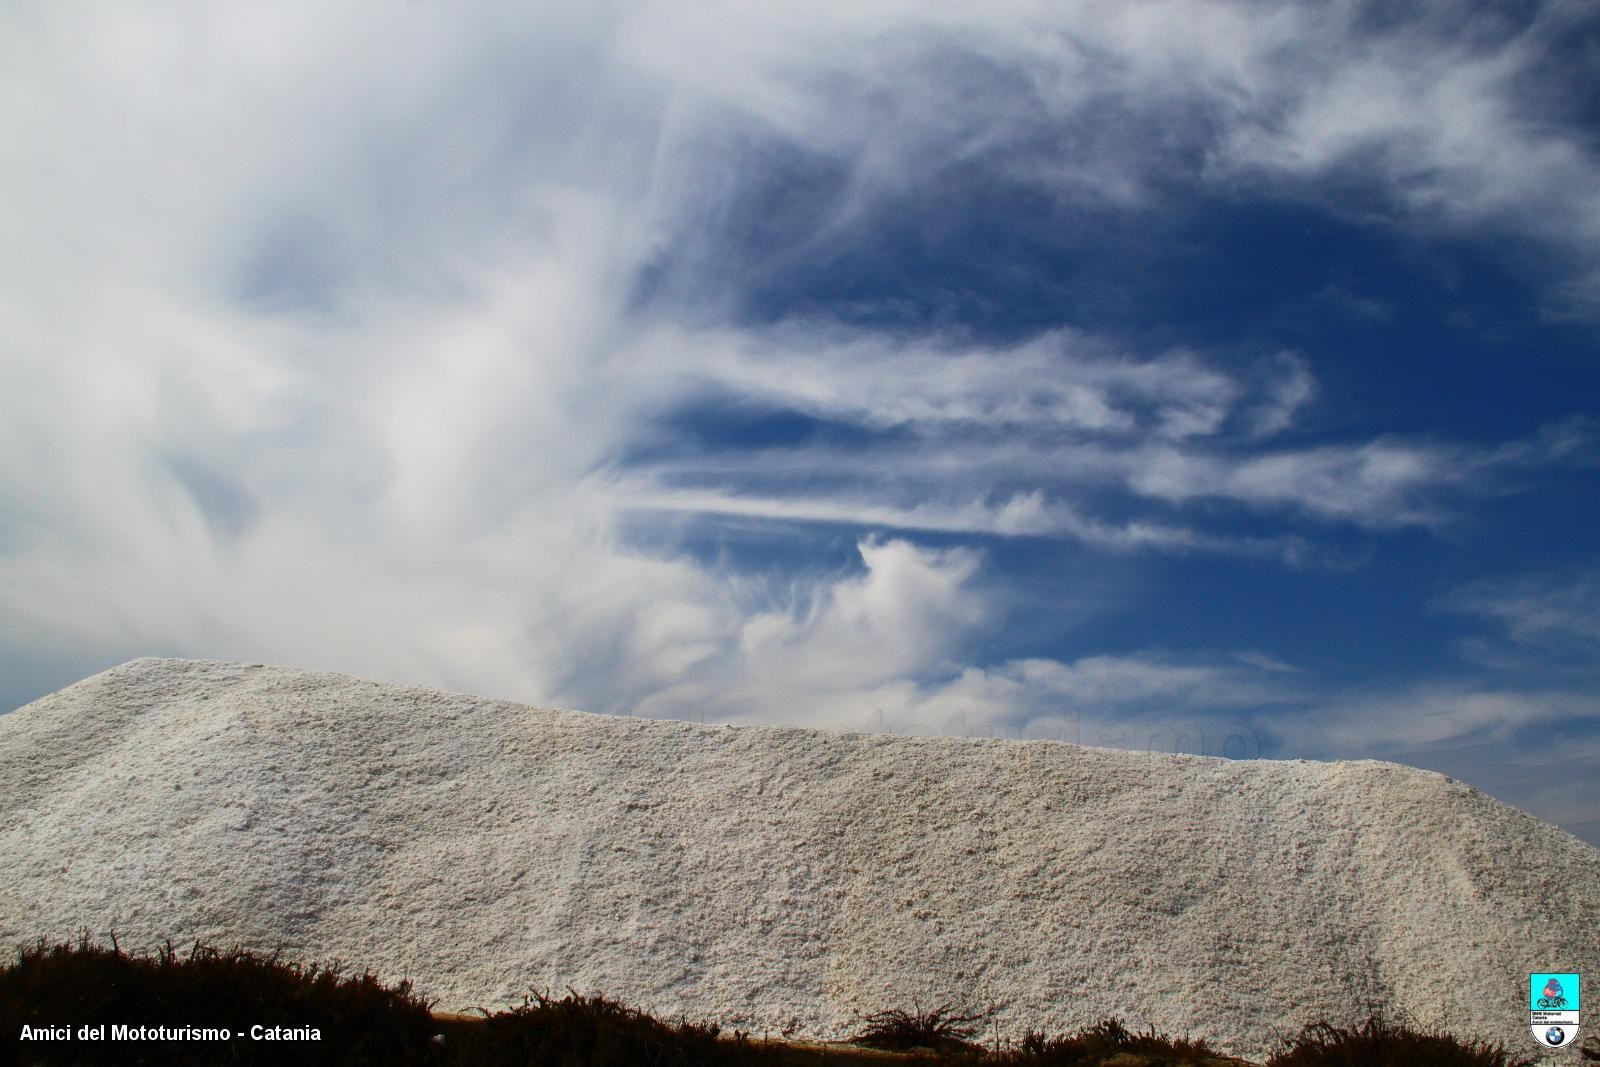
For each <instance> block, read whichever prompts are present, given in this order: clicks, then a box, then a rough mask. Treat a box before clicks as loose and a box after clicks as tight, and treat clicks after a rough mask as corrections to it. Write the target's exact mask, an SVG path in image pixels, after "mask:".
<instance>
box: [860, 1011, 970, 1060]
mask: <svg viewBox="0 0 1600 1067" xmlns="http://www.w3.org/2000/svg"><path fill="white" fill-rule="evenodd" d="M985 1017H986V1013H979V1014H976V1015H959V1014H957V1013H956V1012H955V1011H954V1009H952V1008H951V1007H950V1005H948V1004H945V1005H942V1006H940V1007H937V1008H934V1009H933V1010H932V1011H921V1010H914V1011H910V1012H904V1011H898V1010H895V1011H880V1012H878V1013H877V1014H875V1015H869V1016H867V1017H866V1018H865V1019H864V1020H862V1021H863V1023H864V1024H865V1025H864V1026H863V1027H862V1028H861V1030H860V1031H859V1032H857V1033H856V1034H855V1035H854V1036H852V1037H851V1038H850V1042H851V1043H852V1044H856V1045H865V1046H867V1047H868V1048H879V1049H887V1050H889V1051H892V1052H909V1051H911V1050H912V1049H919V1048H925V1049H933V1050H934V1051H936V1052H965V1051H973V1050H975V1049H976V1048H977V1046H976V1045H974V1044H973V1043H972V1041H971V1038H973V1037H974V1036H976V1035H977V1033H978V1028H977V1027H976V1026H974V1025H972V1024H974V1023H981V1022H982V1021H983V1019H984V1018H985Z"/></svg>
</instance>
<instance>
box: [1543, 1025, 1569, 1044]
mask: <svg viewBox="0 0 1600 1067" xmlns="http://www.w3.org/2000/svg"><path fill="white" fill-rule="evenodd" d="M1544 1039H1545V1040H1546V1041H1548V1042H1549V1043H1550V1044H1551V1045H1559V1044H1561V1042H1563V1041H1565V1040H1566V1039H1567V1032H1566V1031H1565V1030H1563V1029H1561V1027H1559V1026H1552V1027H1551V1028H1550V1029H1548V1030H1546V1031H1545V1032H1544Z"/></svg>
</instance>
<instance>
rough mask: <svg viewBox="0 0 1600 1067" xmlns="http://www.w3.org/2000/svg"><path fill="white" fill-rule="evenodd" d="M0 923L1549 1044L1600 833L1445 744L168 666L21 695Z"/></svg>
mask: <svg viewBox="0 0 1600 1067" xmlns="http://www.w3.org/2000/svg"><path fill="white" fill-rule="evenodd" d="M0 797H4V798H5V799H4V801H3V807H4V818H3V819H0V935H3V939H4V944H5V945H7V946H10V945H15V944H19V943H21V942H25V941H32V940H34V939H37V938H39V937H41V936H44V937H51V938H63V939H65V938H69V937H72V936H73V935H75V933H76V932H77V931H78V930H79V929H80V928H81V927H88V928H89V929H90V930H91V931H95V932H98V933H100V934H101V935H102V936H103V935H104V933H105V932H106V931H110V930H113V929H114V930H115V931H116V932H117V936H118V938H119V939H120V940H121V942H122V943H123V945H124V946H134V947H138V948H145V947H149V946H152V945H154V944H157V943H159V942H161V941H163V940H165V939H167V938H171V939H172V941H173V942H174V943H176V944H184V943H187V942H190V941H192V940H193V939H196V938H200V939H204V940H207V941H212V942H220V943H223V944H229V945H231V944H236V943H242V944H246V945H250V946H253V947H257V948H263V949H268V950H270V949H274V948H278V947H280V946H281V947H283V948H284V949H285V950H286V951H287V952H288V953H290V954H291V955H293V956H295V957H298V958H302V959H311V958H315V959H320V960H328V959H330V958H339V959H343V960H347V961H349V962H351V963H352V964H354V965H356V966H370V967H372V968H373V969H375V970H377V971H378V972H379V973H380V974H381V975H382V976H384V977H385V978H387V979H395V978H399V977H402V976H409V977H411V978H412V979H413V980H415V982H416V983H417V985H418V987H419V989H420V990H422V991H423V992H425V993H427V994H430V995H432V996H435V997H437V998H439V1005H438V1006H439V1007H440V1008H441V1009H459V1008H463V1007H466V1006H468V1005H483V1006H487V1007H491V1008H497V1007H503V1006H505V1005H506V1004H509V1003H513V1002H520V1000H521V994H522V993H523V992H525V991H527V990H528V988H529V987H530V986H532V987H537V988H540V989H551V990H560V989H562V988H564V987H566V986H568V985H571V986H575V987H577V988H579V989H582V990H600V991H604V992H606V993H608V994H610V995H613V996H618V997H621V998H623V999H625V1000H627V1001H629V1002H631V1003H634V1004H637V1005H639V1006H641V1007H646V1008H649V1009H651V1010H654V1011H656V1012H658V1013H664V1014H670V1015H674V1016H676V1015H678V1014H679V1013H687V1014H688V1015H689V1016H691V1017H700V1018H710V1019H715V1020H717V1021H720V1022H722V1023H723V1024H724V1025H725V1026H737V1027H740V1028H743V1029H748V1030H751V1031H753V1032H755V1033H756V1034H760V1033H761V1032H763V1031H772V1032H774V1033H776V1032H777V1031H779V1030H782V1029H786V1028H796V1029H797V1030H798V1032H799V1033H800V1034H804V1035H811V1036H819V1037H834V1036H840V1035H841V1033H842V1031H843V1030H844V1029H845V1028H847V1027H848V1026H849V1025H850V1024H851V1022H852V1021H853V1019H854V1018H855V1016H856V1014H857V1013H858V1012H869V1011H874V1010H878V1009H881V1008H886V1007H908V1008H909V1007H910V1006H912V1005H913V1004H914V1003H917V1004H920V1005H921V1006H923V1007H930V1006H933V1005H936V1004H941V1003H945V1002H947V1001H948V1002H952V1003H954V1004H956V1005H957V1006H958V1007H965V1008H979V1007H989V1006H996V1007H998V1012H997V1015H996V1021H997V1025H998V1027H999V1032H1001V1033H1009V1034H1013V1035H1015V1034H1017V1033H1019V1032H1020V1031H1021V1029H1022V1028H1024V1027H1035V1028H1045V1029H1050V1030H1066V1029H1071V1028H1075V1027H1078V1026H1081V1025H1085V1024H1088V1023H1090V1022H1093V1021H1095V1020H1097V1019H1099V1018H1102V1017H1104V1016H1108V1015H1115V1016H1118V1017H1120V1018H1122V1019H1123V1020H1125V1021H1127V1022H1129V1023H1131V1024H1135V1025H1138V1026H1141V1027H1142V1026H1145V1025H1153V1026H1155V1027H1156V1028H1157V1029H1159V1030H1162V1031H1165V1032H1169V1033H1172V1034H1179V1035H1181V1034H1190V1035H1193V1036H1196V1037H1204V1038H1206V1039H1207V1040H1209V1041H1211V1042H1212V1043H1213V1044H1216V1045H1220V1046H1222V1047H1224V1048H1227V1049H1231V1050H1233V1051H1235V1052H1238V1053H1240V1054H1244V1055H1256V1056H1259V1055H1260V1054H1261V1053H1262V1052H1263V1051H1264V1049H1265V1048H1266V1047H1267V1045H1268V1044H1270V1042H1271V1041H1272V1038H1273V1035H1274V1031H1275V1030H1292V1029H1294V1028H1296V1027H1298V1026H1299V1025H1300V1024H1301V1023H1304V1022H1307V1021H1311V1020H1314V1019H1318V1018H1323V1017H1328V1018H1333V1019H1343V1018H1347V1017H1352V1016H1356V1015H1361V1014H1364V1013H1365V1011H1366V1010H1367V1008H1368V1006H1369V1005H1374V1004H1376V1005H1383V1006H1385V1007H1386V1008H1387V1009H1388V1010H1389V1011H1391V1012H1400V1011H1404V1012H1407V1013H1409V1015H1410V1016H1411V1017H1412V1018H1414V1019H1416V1020H1418V1021H1421V1022H1424V1023H1436V1024H1441V1025H1445V1026H1448V1027H1449V1028H1451V1029H1452V1030H1453V1031H1455V1032H1457V1033H1459V1034H1462V1035H1469V1034H1470V1035H1476V1036H1483V1037H1487V1038H1491V1039H1496V1040H1501V1041H1504V1042H1506V1043H1507V1044H1508V1045H1511V1046H1512V1047H1516V1048H1523V1047H1526V1045H1527V1042H1528V1041H1529V1037H1528V1031H1527V1029H1526V1014H1525V1013H1526V1010H1527V1005H1526V1003H1525V1001H1524V999H1523V998H1524V995H1525V983H1526V980H1527V979H1526V976H1527V975H1528V974H1529V973H1530V972H1532V971H1580V972H1583V973H1584V974H1586V975H1595V976H1596V979H1597V980H1600V944H1597V936H1596V935H1597V932H1600V851H1597V850H1596V849H1594V848H1592V847H1590V846H1589V845H1586V844H1584V843H1583V842H1580V841H1578V840H1577V839H1576V838H1573V837H1571V836H1569V835H1567V834H1565V833H1563V832H1561V831H1560V830H1557V829H1555V828H1554V827H1551V826H1549V825H1547V824H1545V823H1542V822H1540V821H1539V820H1538V819H1536V818H1534V817H1533V816H1531V815H1528V814H1526V813H1524V812H1521V811H1518V810H1516V809H1513V808H1510V807H1507V806H1506V805H1503V804H1501V803H1499V802H1497V801H1495V800H1493V799H1492V798H1490V797H1487V796H1485V795H1483V794H1481V793H1479V792H1477V791H1476V790H1473V789H1471V788H1469V787H1468V786H1466V785H1464V784H1462V783H1460V782H1456V781H1452V780H1450V779H1448V778H1445V777H1443V776H1441V775H1438V774H1433V773H1429V772H1424V771H1418V770H1414V769H1411V768H1407V767H1400V766H1394V765H1391V764H1383V763H1375V762H1353V763H1336V764H1320V763H1306V762H1298V761H1296V762H1287V761H1285V762H1270V761H1252V762H1228V761H1223V760H1217V759H1208V758H1202V757H1192V756H1172V755H1152V754H1146V753H1131V752H1121V751H1112V750H1103V749H1087V748H1080V747H1077V746H1073V745H1066V744H1060V743H1054V742H1043V741H1029V742H1019V741H995V740H982V739H961V738H926V737H897V736H881V735H857V734H835V733H825V732H818V731H810V730H801V729H791V728H778V727H741V728H734V727H719V726H702V725H695V724H688V723H680V722H658V721H645V720H638V719H630V718H625V717H616V716H603V715H588V714H582V713H577V712H566V711H550V710H541V709H535V708H530V707H524V706H520V705H514V704H508V703H503V702H497V701H491V700H482V699H478V698H475V697H470V696H461V695H453V694H445V693H438V692H432V691H428V690H422V689H413V688H403V687H397V686H387V685H380V684H377V683H373V682H366V681H359V680H356V679H351V678H345V677H340V676H334V675H326V674H311V673H306V672H301V671H294V670H285V669H281V668H272V667H262V666H244V665H238V664H223V663H210V662H194V661H175V660H158V659H143V660H136V661H134V662H131V663H127V664H124V665H123V666H121V667H118V668H115V669H114V670H111V671H108V672H106V673H104V674H100V675H97V676H95V677H92V678H89V679H87V680H85V681H83V682H80V683H78V684H76V685H74V686H71V687H69V688H67V689H64V690H62V691H61V692H59V693H56V694H53V695H51V696H48V697H45V698H44V699H42V700H39V701H37V702H35V703H33V704H30V705H28V706H27V707H25V708H22V709H20V710H18V711H16V712H15V713H13V714H10V715H5V716H0Z"/></svg>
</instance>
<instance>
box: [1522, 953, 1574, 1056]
mask: <svg viewBox="0 0 1600 1067" xmlns="http://www.w3.org/2000/svg"><path fill="white" fill-rule="evenodd" d="M1579 1000H1580V997H1579V988H1578V975H1576V974H1570V973H1562V972H1555V973H1552V972H1549V971H1543V972H1540V973H1538V974H1530V975H1529V976H1528V1009H1529V1011H1530V1012H1531V1013H1532V1019H1531V1022H1532V1024H1533V1037H1534V1040H1536V1041H1538V1042H1539V1044H1540V1045H1542V1046H1543V1047H1545V1048H1562V1047H1563V1046H1566V1045H1570V1044H1572V1043H1573V1042H1574V1041H1576V1040H1578V1007H1579Z"/></svg>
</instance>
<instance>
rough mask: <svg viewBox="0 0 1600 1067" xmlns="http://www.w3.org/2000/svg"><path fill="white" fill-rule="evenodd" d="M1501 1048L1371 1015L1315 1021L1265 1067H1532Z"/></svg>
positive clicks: (1527, 1060)
mask: <svg viewBox="0 0 1600 1067" xmlns="http://www.w3.org/2000/svg"><path fill="white" fill-rule="evenodd" d="M1535 1062H1536V1060H1535V1059H1534V1058H1533V1057H1524V1056H1515V1057H1514V1056H1512V1055H1511V1054H1510V1053H1509V1052H1507V1051H1506V1048H1505V1046H1504V1045H1500V1044H1493V1045H1491V1044H1484V1043H1482V1042H1478V1041H1467V1042H1463V1041H1461V1040H1459V1039H1458V1038H1455V1037H1452V1036H1450V1035H1449V1034H1443V1033H1437V1032H1433V1031H1428V1030H1417V1029H1413V1028H1412V1027H1409V1026H1404V1025H1397V1024H1394V1023H1390V1022H1388V1021H1387V1020H1385V1019H1383V1018H1382V1017H1380V1016H1376V1015H1374V1016H1371V1017H1369V1018H1368V1019H1367V1021H1366V1022H1364V1023H1362V1024H1361V1025H1360V1026H1356V1027H1342V1026H1334V1025H1333V1024H1331V1023H1326V1022H1322V1023H1314V1024H1313V1025H1311V1026H1308V1027H1306V1028H1305V1029H1303V1030H1302V1031H1301V1032H1300V1033H1299V1035H1298V1036H1296V1037H1295V1038H1294V1039H1293V1040H1292V1041H1289V1042H1286V1047H1285V1048H1283V1049H1282V1050H1280V1051H1278V1052H1276V1053H1274V1054H1273V1056H1272V1058H1271V1059H1269V1060H1267V1067H1390V1065H1393V1067H1533V1064H1534V1063H1535Z"/></svg>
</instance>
